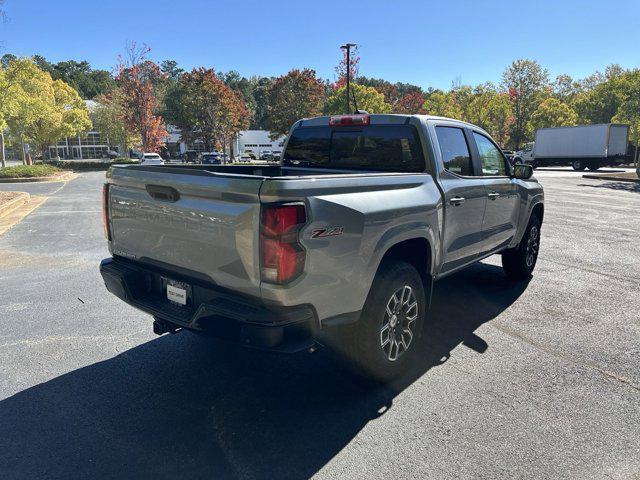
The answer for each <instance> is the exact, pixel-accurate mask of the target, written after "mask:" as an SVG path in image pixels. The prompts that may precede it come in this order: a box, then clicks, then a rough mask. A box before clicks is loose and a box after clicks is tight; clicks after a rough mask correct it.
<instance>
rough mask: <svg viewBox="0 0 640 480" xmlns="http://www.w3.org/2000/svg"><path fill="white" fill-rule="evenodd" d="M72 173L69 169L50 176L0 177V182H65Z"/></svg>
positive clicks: (69, 178)
mask: <svg viewBox="0 0 640 480" xmlns="http://www.w3.org/2000/svg"><path fill="white" fill-rule="evenodd" d="M73 176H74V173H73V172H72V171H71V170H67V171H64V172H62V173H58V174H56V175H52V176H50V177H24V178H20V177H14V178H0V183H25V182H66V181H67V180H71V179H72V178H73Z"/></svg>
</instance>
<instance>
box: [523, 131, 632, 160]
mask: <svg viewBox="0 0 640 480" xmlns="http://www.w3.org/2000/svg"><path fill="white" fill-rule="evenodd" d="M628 144H629V125H623V124H617V123H603V124H598V125H578V126H576V127H557V128H541V129H540V130H538V131H536V139H535V142H533V143H529V144H526V145H525V146H524V148H523V149H522V150H520V151H518V152H516V154H515V156H514V162H515V163H530V164H531V165H532V166H533V168H536V167H543V166H550V165H571V166H572V167H573V168H574V170H584V169H585V168H587V167H588V168H589V170H597V169H598V168H600V167H602V166H605V165H619V164H620V163H623V162H624V161H625V159H626V156H627V146H628Z"/></svg>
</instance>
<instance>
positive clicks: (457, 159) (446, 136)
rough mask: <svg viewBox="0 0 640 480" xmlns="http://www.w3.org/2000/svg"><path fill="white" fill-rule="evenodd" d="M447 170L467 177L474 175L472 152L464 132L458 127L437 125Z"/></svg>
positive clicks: (441, 152) (439, 142)
mask: <svg viewBox="0 0 640 480" xmlns="http://www.w3.org/2000/svg"><path fill="white" fill-rule="evenodd" d="M436 136H437V137H438V144H439V145H440V154H441V155H442V162H443V163H444V168H445V170H447V171H449V172H453V173H455V174H457V175H462V176H465V177H468V176H472V175H473V168H472V164H471V154H470V153H469V146H468V145H467V140H466V139H465V136H464V132H463V131H462V129H461V128H457V127H436Z"/></svg>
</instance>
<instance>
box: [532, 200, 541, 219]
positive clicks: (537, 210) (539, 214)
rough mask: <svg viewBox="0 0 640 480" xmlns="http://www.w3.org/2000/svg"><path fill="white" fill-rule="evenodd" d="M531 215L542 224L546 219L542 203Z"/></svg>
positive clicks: (534, 208)
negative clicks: (544, 218)
mask: <svg viewBox="0 0 640 480" xmlns="http://www.w3.org/2000/svg"><path fill="white" fill-rule="evenodd" d="M531 215H535V216H536V217H538V220H540V223H542V218H543V217H544V205H543V204H542V203H538V204H537V205H536V206H535V207H533V210H532V211H531Z"/></svg>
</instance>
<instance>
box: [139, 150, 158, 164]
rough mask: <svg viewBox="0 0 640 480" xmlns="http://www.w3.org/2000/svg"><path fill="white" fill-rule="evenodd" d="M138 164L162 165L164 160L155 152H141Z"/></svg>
mask: <svg viewBox="0 0 640 480" xmlns="http://www.w3.org/2000/svg"><path fill="white" fill-rule="evenodd" d="M140 165H164V160H162V157H161V156H160V155H158V154H157V153H143V154H142V158H141V159H140Z"/></svg>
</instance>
